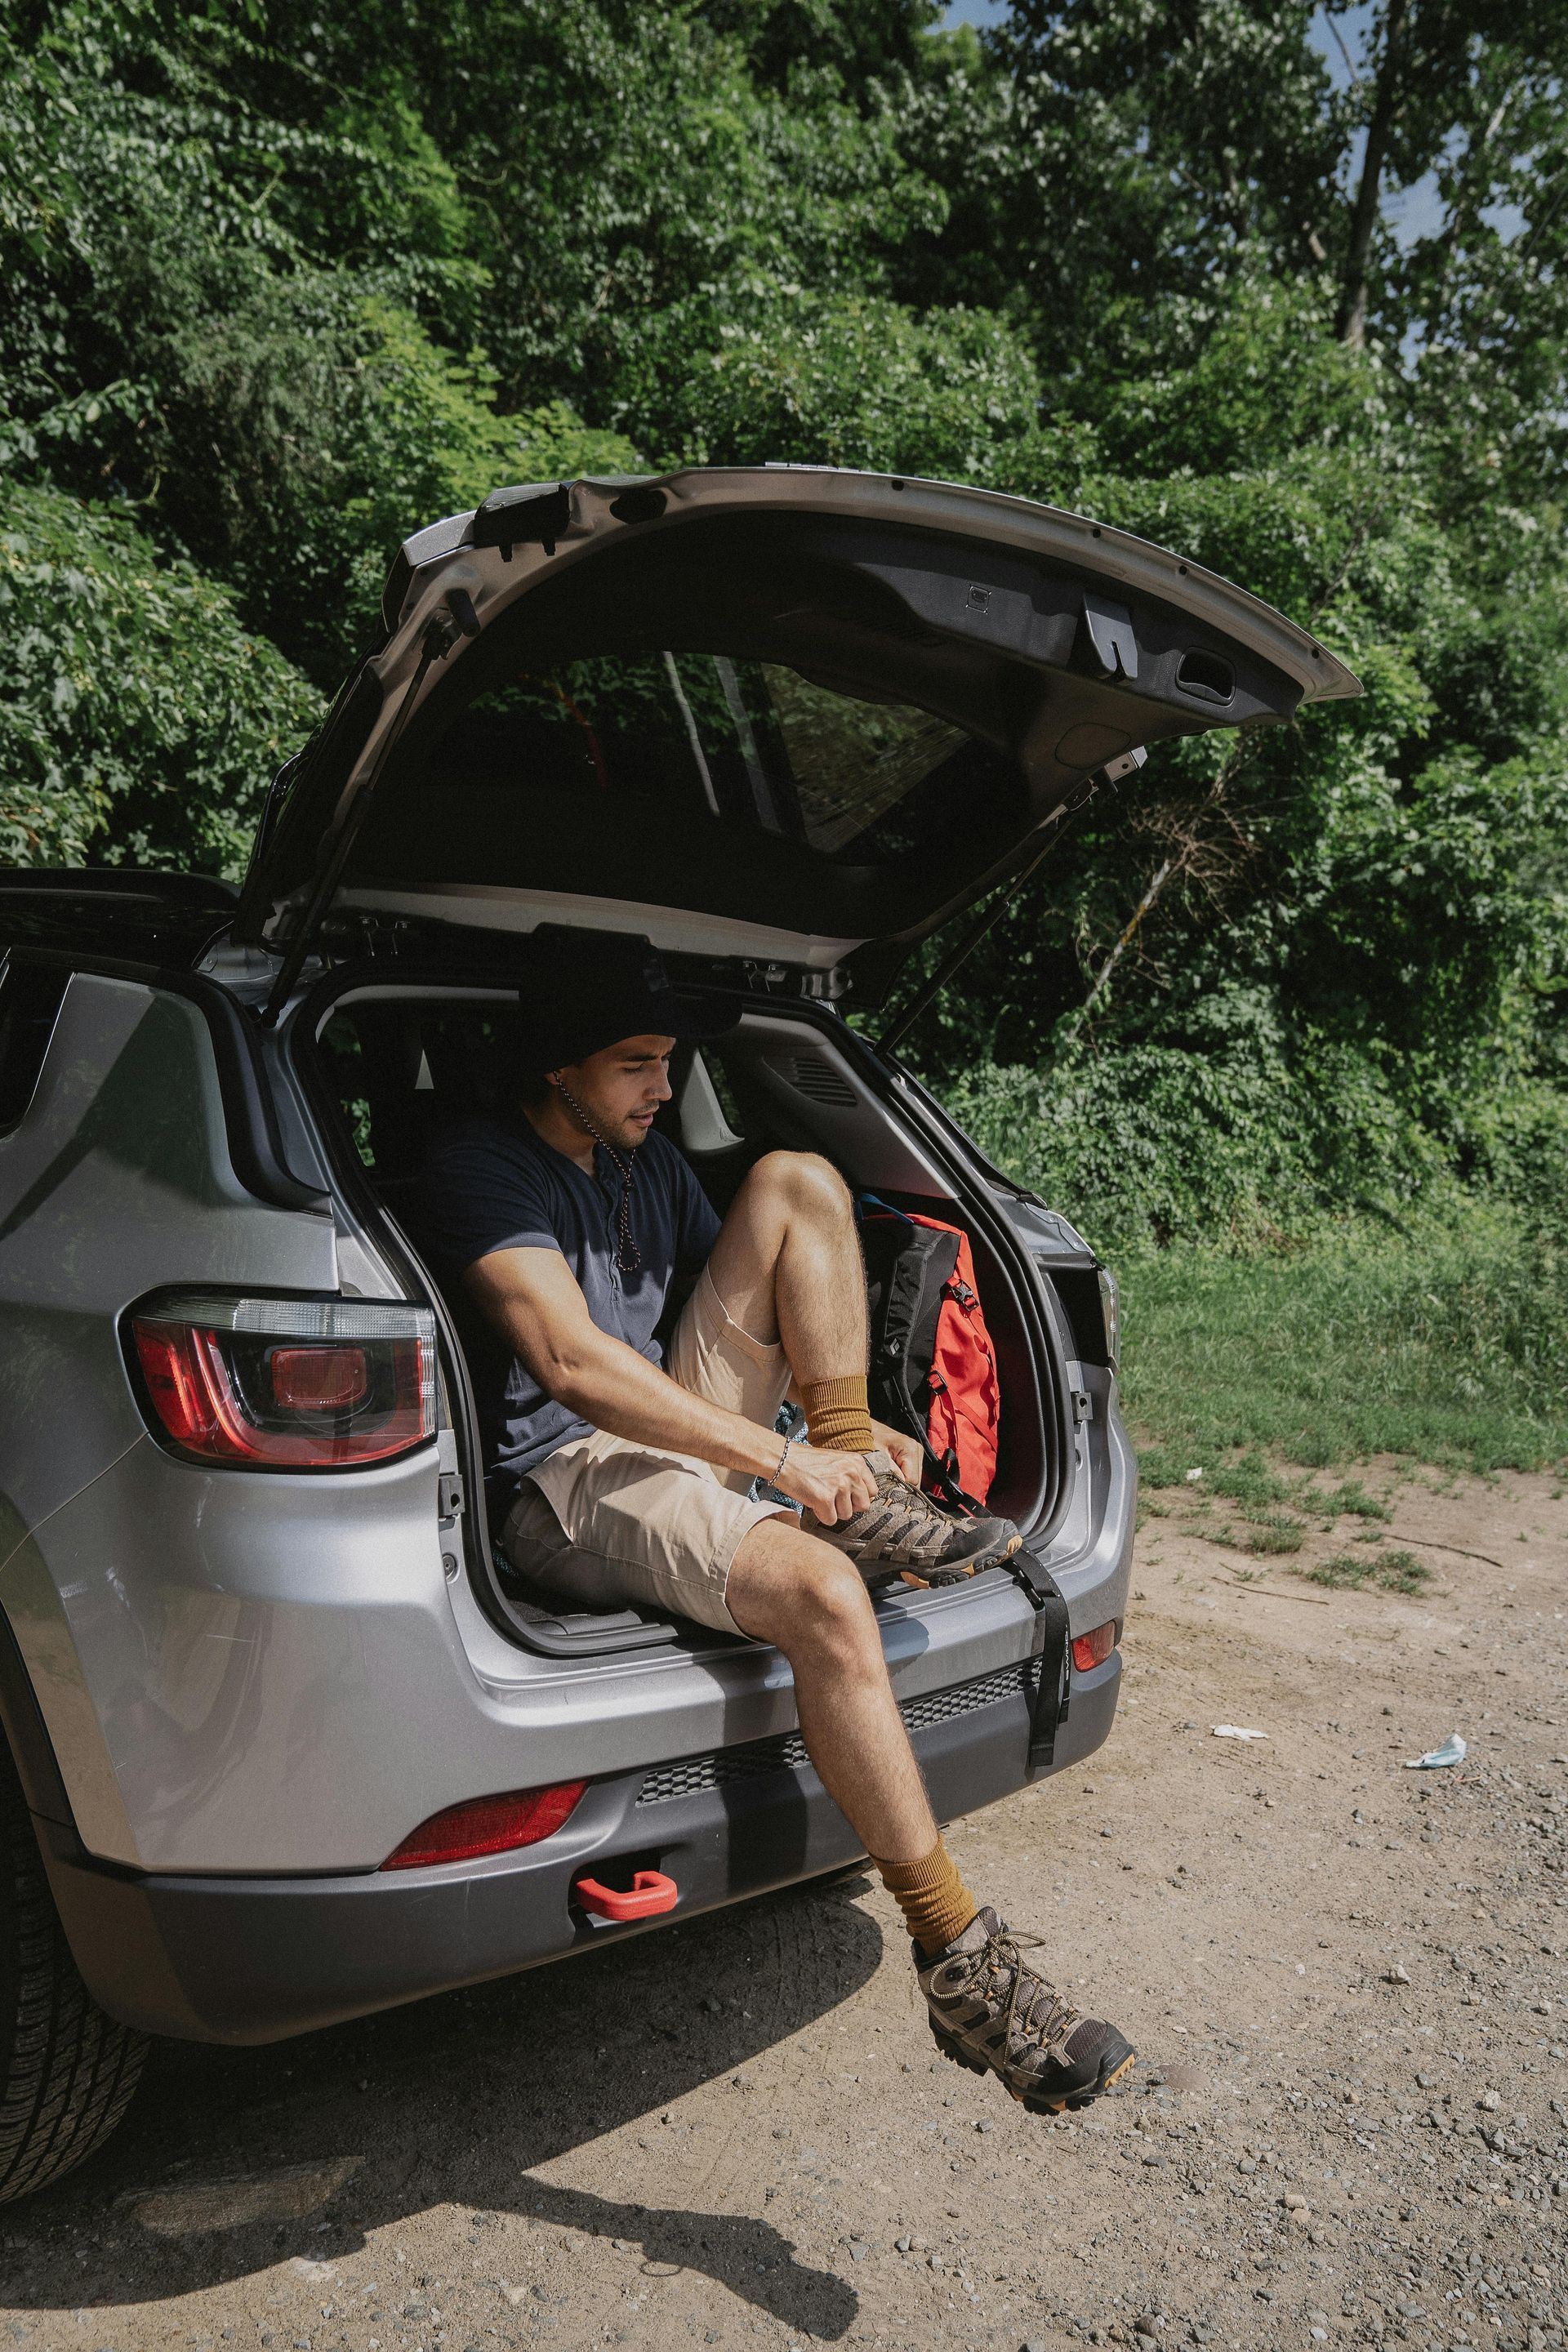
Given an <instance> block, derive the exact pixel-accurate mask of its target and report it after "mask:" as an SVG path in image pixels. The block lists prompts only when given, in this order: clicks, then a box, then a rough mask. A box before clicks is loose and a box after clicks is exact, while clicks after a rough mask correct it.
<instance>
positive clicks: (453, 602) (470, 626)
mask: <svg viewBox="0 0 1568 2352" xmlns="http://www.w3.org/2000/svg"><path fill="white" fill-rule="evenodd" d="M447 606H448V608H449V610H448V611H447V612H445V613H433V614H431V616H430V618H429V620H428V621H426V624H425V631H424V635H423V636H422V638H421V640H420V646H419V660H418V664H417V666H416V669H415V672H414V675H413V677H411V678H410V679H409V681H408V684H407V685H406V686H405V688H404V689H403V699H402V701H401V702H400V703H399V704H398V706H397V709H396V712H395V715H394V718H393V721H392V724H391V726H390V727H389V728H388V729H387V730H386V734H385V736H384V739H383V741H382V746H381V751H380V753H379V755H378V756H377V759H376V762H375V766H374V769H373V770H372V772H371V773H370V774H369V775H368V776H367V777H366V778H365V780H364V782H363V784H362V785H361V786H360V788H359V791H358V792H357V793H355V794H354V798H353V804H352V805H351V806H350V808H349V809H348V811H347V812H346V814H345V815H344V817H343V821H342V824H341V825H340V826H339V827H338V831H337V835H336V838H335V839H332V840H331V843H330V845H327V844H323V846H322V852H321V858H320V860H319V861H318V863H317V866H316V878H315V881H314V882H313V883H312V885H311V887H310V898H308V899H307V901H306V903H305V908H304V911H303V913H302V914H301V915H300V919H299V921H298V923H297V924H296V925H295V927H294V931H293V936H292V937H291V939H290V940H289V945H288V947H287V948H286V949H285V950H284V954H283V961H282V962H281V964H279V968H278V977H277V978H276V980H274V982H273V983H272V987H271V990H270V992H269V993H268V999H267V1002H266V1003H265V1004H264V1005H263V1006H262V1008H261V1015H260V1018H261V1025H262V1027H263V1028H264V1029H269V1028H270V1027H271V1026H272V1024H273V1023H274V1022H275V1021H276V1020H277V1018H278V1015H279V1013H281V1012H282V1010H283V1007H284V1006H285V1004H287V1003H288V1002H289V995H290V993H291V992H292V990H293V986H294V982H296V981H297V980H298V979H299V977H300V969H301V967H302V965H303V964H304V961H305V958H306V957H307V956H308V955H309V954H310V949H311V947H312V945H313V944H314V941H315V938H316V934H317V932H318V930H319V929H320V928H321V921H322V919H323V917H324V916H325V914H326V911H327V908H328V906H329V904H330V903H331V896H332V893H333V891H334V890H335V889H336V888H337V887H338V882H339V879H340V877H341V876H342V870H343V867H344V866H346V865H347V863H348V858H349V852H350V851H351V850H352V849H353V845H354V843H355V841H356V840H357V839H358V837H359V829H360V826H361V825H362V824H363V822H364V819H365V816H366V814H368V812H369V808H370V803H371V800H372V798H373V796H374V792H375V787H376V785H377V784H378V783H379V782H381V779H382V774H383V772H384V769H385V767H386V763H387V761H388V759H389V758H390V757H391V755H392V751H393V747H394V745H395V743H396V741H397V739H398V737H399V736H400V735H401V734H402V732H403V730H404V727H405V724H406V722H407V719H408V716H409V713H410V712H411V711H412V709H413V708H414V705H415V702H416V699H417V698H418V693H419V689H420V688H421V687H422V686H423V685H424V683H425V676H426V671H427V670H428V669H429V667H430V665H431V663H432V662H437V661H445V660H446V658H447V655H448V654H449V653H450V652H451V650H452V648H453V646H455V645H456V644H457V642H458V638H459V637H477V636H478V635H479V615H478V614H477V613H476V612H475V611H474V608H473V605H472V604H471V603H470V602H469V600H468V593H467V592H466V591H465V590H464V589H461V588H454V589H453V590H452V591H451V593H450V594H449V595H448V596H447Z"/></svg>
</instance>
